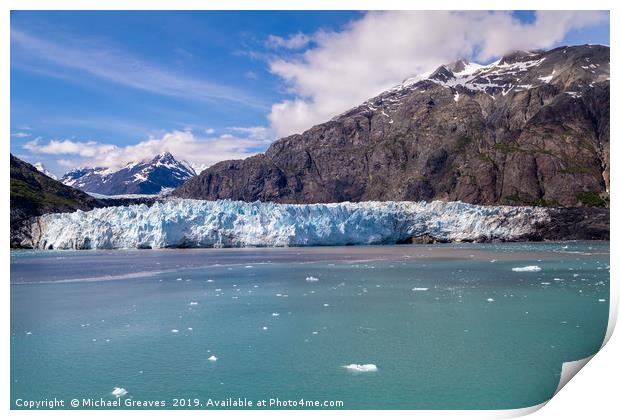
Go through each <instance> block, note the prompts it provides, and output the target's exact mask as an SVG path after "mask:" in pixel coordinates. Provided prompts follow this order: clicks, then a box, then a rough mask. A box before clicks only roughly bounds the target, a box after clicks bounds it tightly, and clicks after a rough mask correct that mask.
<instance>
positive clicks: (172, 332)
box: [170, 330, 179, 333]
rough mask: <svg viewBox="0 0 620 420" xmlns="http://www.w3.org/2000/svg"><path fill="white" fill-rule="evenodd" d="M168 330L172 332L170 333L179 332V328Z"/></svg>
mask: <svg viewBox="0 0 620 420" xmlns="http://www.w3.org/2000/svg"><path fill="white" fill-rule="evenodd" d="M170 332H172V333H178V332H179V330H170Z"/></svg>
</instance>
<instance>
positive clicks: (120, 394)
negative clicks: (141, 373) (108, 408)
mask: <svg viewBox="0 0 620 420" xmlns="http://www.w3.org/2000/svg"><path fill="white" fill-rule="evenodd" d="M112 395H114V396H115V397H116V398H120V397H124V396H125V395H127V390H126V389H125V388H121V387H118V386H115V387H114V389H113V390H112Z"/></svg>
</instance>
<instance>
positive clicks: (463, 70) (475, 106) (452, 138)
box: [173, 45, 610, 207]
mask: <svg viewBox="0 0 620 420" xmlns="http://www.w3.org/2000/svg"><path fill="white" fill-rule="evenodd" d="M609 83H610V82H609V48H608V47H605V46H594V45H592V46H591V45H584V46H574V47H561V48H556V49H553V50H550V51H546V52H516V53H513V54H510V55H508V56H505V57H503V58H502V59H501V60H499V61H497V62H495V63H492V64H489V65H486V66H481V65H476V64H470V63H467V62H465V61H463V60H461V61H457V62H456V63H452V64H450V65H445V66H441V67H439V68H438V69H437V70H436V71H434V72H433V73H431V74H427V75H421V76H417V77H414V78H411V79H408V80H405V81H404V82H403V83H402V84H401V85H398V86H396V87H394V88H392V89H390V90H388V91H386V92H384V93H382V94H380V95H379V96H377V97H375V98H373V99H370V100H368V101H367V102H365V103H364V104H362V105H360V106H358V107H356V108H354V109H351V110H349V111H347V112H345V113H343V114H341V115H339V116H337V117H335V118H334V119H332V120H331V121H328V122H326V123H324V124H320V125H317V126H315V127H313V128H311V129H310V130H308V131H306V132H304V133H302V134H296V135H292V136H289V137H286V138H282V139H280V140H278V141H276V142H274V143H273V144H272V145H271V146H270V147H269V149H268V150H267V151H266V152H265V153H264V154H259V155H256V156H253V157H250V158H247V159H245V160H233V161H225V162H220V163H218V164H216V165H214V166H212V167H210V168H208V169H207V170H205V171H203V172H202V173H201V174H200V175H199V176H197V177H194V178H192V179H190V180H188V181H187V182H186V183H185V184H184V185H183V186H181V187H179V188H178V189H177V190H176V191H175V192H174V193H173V194H174V195H176V196H177V197H184V198H200V199H208V200H216V199H223V198H230V199H235V200H244V201H254V200H260V201H274V202H279V203H329V202H342V201H368V200H379V201H385V200H401V201H402V200H404V201H419V200H435V199H437V200H442V201H456V200H460V201H464V202H467V203H473V204H486V205H490V204H509V205H523V204H528V205H550V206H567V207H572V206H603V207H604V206H606V205H607V203H608V198H609V196H608V194H609Z"/></svg>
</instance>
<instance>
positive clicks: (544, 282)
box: [540, 281, 551, 286]
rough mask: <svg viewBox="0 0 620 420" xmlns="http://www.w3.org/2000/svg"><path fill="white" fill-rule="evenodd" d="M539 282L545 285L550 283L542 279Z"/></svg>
mask: <svg viewBox="0 0 620 420" xmlns="http://www.w3.org/2000/svg"><path fill="white" fill-rule="evenodd" d="M540 284H543V285H545V286H547V285H549V284H551V283H549V282H548V281H542V282H540Z"/></svg>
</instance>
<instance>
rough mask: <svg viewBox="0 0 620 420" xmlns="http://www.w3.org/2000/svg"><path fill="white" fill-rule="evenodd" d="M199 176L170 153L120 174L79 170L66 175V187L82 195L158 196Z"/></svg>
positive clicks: (94, 169)
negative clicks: (86, 193) (163, 191)
mask: <svg viewBox="0 0 620 420" xmlns="http://www.w3.org/2000/svg"><path fill="white" fill-rule="evenodd" d="M193 176H196V172H194V170H193V169H192V167H191V166H190V165H189V164H186V163H183V162H180V161H178V160H176V159H175V158H174V156H172V155H171V154H170V153H163V154H161V155H157V156H155V157H154V158H153V159H151V160H150V161H148V162H140V163H131V164H128V165H126V166H125V167H124V168H121V169H120V170H118V171H111V170H109V169H107V168H78V169H74V170H72V171H70V172H68V173H66V174H65V175H64V176H63V177H62V179H61V180H60V181H61V182H62V183H63V184H65V185H68V186H71V187H74V188H78V189H80V190H82V191H87V192H92V193H98V194H105V195H120V194H158V193H160V192H161V190H162V189H163V188H176V187H178V186H179V185H181V184H183V182H185V181H187V180H188V179H189V178H191V177H193Z"/></svg>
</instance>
